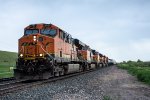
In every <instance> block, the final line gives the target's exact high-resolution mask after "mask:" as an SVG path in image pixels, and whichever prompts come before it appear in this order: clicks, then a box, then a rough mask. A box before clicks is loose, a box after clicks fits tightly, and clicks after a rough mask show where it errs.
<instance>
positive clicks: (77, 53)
mask: <svg viewBox="0 0 150 100" xmlns="http://www.w3.org/2000/svg"><path fill="white" fill-rule="evenodd" d="M18 42H19V44H18V59H17V62H16V69H14V76H15V78H16V79H27V80H39V79H49V78H51V77H55V76H57V77H58V76H61V75H66V74H70V73H75V72H82V71H86V70H90V69H96V68H99V67H104V66H108V57H106V56H105V55H103V54H101V53H99V52H98V51H96V50H93V49H91V48H90V47H89V46H88V45H87V44H85V43H83V42H81V41H80V40H79V39H75V38H72V36H71V35H70V34H68V33H67V32H65V31H64V30H62V29H61V28H59V27H57V26H55V25H53V24H43V23H42V24H32V25H29V26H27V27H26V28H25V29H24V35H23V36H22V37H21V38H20V39H19V40H18Z"/></svg>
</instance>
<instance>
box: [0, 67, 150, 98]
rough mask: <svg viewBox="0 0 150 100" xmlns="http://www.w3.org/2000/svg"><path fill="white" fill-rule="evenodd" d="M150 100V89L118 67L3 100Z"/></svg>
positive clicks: (30, 89) (90, 73)
mask: <svg viewBox="0 0 150 100" xmlns="http://www.w3.org/2000/svg"><path fill="white" fill-rule="evenodd" d="M27 99H28V100H29V99H30V100H33V99H34V100H103V99H111V100H150V86H147V85H145V84H143V83H141V82H138V81H137V79H136V78H135V77H134V76H131V75H129V74H128V73H127V71H125V70H122V69H118V68H117V67H116V66H111V67H107V68H102V69H100V70H97V71H93V72H89V73H86V74H83V75H79V76H74V77H70V78H67V79H63V80H58V81H56V82H51V83H47V84H44V85H40V86H36V87H33V88H28V89H24V90H20V91H17V92H16V93H9V94H6V95H3V96H0V100H27Z"/></svg>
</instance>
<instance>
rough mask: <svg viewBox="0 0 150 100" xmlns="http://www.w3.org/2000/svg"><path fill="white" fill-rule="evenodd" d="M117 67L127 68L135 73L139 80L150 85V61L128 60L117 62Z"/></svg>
mask: <svg viewBox="0 0 150 100" xmlns="http://www.w3.org/2000/svg"><path fill="white" fill-rule="evenodd" d="M118 67H119V68H123V69H126V70H128V72H129V73H131V74H132V75H135V76H136V77H137V78H138V80H139V81H142V82H144V83H146V84H149V85H150V62H142V61H137V62H133V61H128V62H123V63H119V64H118Z"/></svg>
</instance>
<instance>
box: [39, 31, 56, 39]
mask: <svg viewBox="0 0 150 100" xmlns="http://www.w3.org/2000/svg"><path fill="white" fill-rule="evenodd" d="M41 34H44V35H49V36H52V37H54V36H56V34H57V31H56V29H42V30H41Z"/></svg>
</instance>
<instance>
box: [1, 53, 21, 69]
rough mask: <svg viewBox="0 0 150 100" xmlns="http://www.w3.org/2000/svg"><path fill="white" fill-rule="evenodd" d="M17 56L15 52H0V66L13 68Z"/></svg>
mask: <svg viewBox="0 0 150 100" xmlns="http://www.w3.org/2000/svg"><path fill="white" fill-rule="evenodd" d="M17 55H18V54H17V53H16V52H8V51H0V66H8V65H9V66H15V64H16V60H17Z"/></svg>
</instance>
